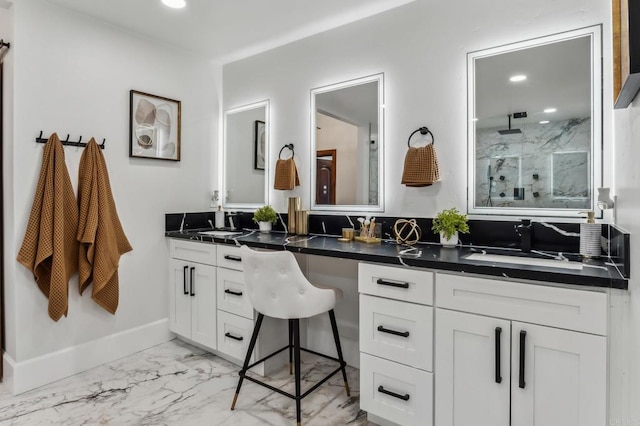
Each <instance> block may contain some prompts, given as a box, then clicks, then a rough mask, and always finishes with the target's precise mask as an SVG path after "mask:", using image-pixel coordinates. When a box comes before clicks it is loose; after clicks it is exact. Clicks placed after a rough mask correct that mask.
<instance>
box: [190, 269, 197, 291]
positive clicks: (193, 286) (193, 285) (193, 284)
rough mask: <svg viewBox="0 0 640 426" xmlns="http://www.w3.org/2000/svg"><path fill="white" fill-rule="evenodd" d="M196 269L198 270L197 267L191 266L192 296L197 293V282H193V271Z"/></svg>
mask: <svg viewBox="0 0 640 426" xmlns="http://www.w3.org/2000/svg"><path fill="white" fill-rule="evenodd" d="M195 270H196V267H195V266H192V267H191V271H190V272H191V295H192V296H195V295H196V288H195V287H196V284H195V283H194V282H193V273H194V272H195Z"/></svg>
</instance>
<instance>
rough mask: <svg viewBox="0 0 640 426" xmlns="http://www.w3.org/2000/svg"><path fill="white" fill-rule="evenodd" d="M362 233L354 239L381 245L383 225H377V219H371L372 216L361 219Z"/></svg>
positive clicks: (359, 220) (359, 219)
mask: <svg viewBox="0 0 640 426" xmlns="http://www.w3.org/2000/svg"><path fill="white" fill-rule="evenodd" d="M358 222H360V232H359V233H358V235H357V236H355V237H354V239H355V240H356V241H360V242H363V243H380V242H381V241H382V238H381V237H382V224H381V223H376V218H375V217H374V218H371V215H367V217H359V218H358Z"/></svg>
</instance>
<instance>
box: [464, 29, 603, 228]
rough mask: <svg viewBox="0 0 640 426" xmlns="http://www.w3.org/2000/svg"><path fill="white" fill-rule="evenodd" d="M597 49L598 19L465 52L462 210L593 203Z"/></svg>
mask: <svg viewBox="0 0 640 426" xmlns="http://www.w3.org/2000/svg"><path fill="white" fill-rule="evenodd" d="M601 49H602V47H601V27H600V26H595V27H589V28H584V29H580V30H575V31H570V32H566V33H561V34H555V35H552V36H548V37H542V38H538V39H533V40H528V41H525V42H520V43H515V44H511V45H506V46H500V47H496V48H492V49H487V50H482V51H478V52H473V53H470V54H469V55H468V70H469V108H468V114H469V123H468V129H469V135H468V140H469V144H468V149H469V182H468V189H469V197H468V203H469V205H468V211H469V213H476V214H491V215H496V214H506V215H520V216H569V217H571V216H573V217H576V216H577V213H578V212H581V211H584V210H595V198H596V197H594V188H597V187H598V186H600V185H601V182H602V177H601V176H602V172H601V167H602V163H601V151H602V149H601V146H602V83H601V78H602V74H601Z"/></svg>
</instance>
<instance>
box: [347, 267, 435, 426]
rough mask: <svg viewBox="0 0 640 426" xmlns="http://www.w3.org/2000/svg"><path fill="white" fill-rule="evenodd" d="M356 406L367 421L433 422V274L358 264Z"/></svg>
mask: <svg viewBox="0 0 640 426" xmlns="http://www.w3.org/2000/svg"><path fill="white" fill-rule="evenodd" d="M358 291H359V292H360V320H359V322H360V407H361V408H362V409H363V410H365V411H367V412H368V413H369V416H370V419H371V420H374V421H377V422H380V421H381V420H386V421H390V422H393V423H396V424H400V425H420V426H428V425H431V424H432V419H433V347H432V345H433V306H432V305H433V273H432V272H429V271H419V270H415V269H405V268H397V267H392V266H382V265H375V264H369V263H360V264H359V265H358Z"/></svg>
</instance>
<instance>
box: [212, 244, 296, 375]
mask: <svg viewBox="0 0 640 426" xmlns="http://www.w3.org/2000/svg"><path fill="white" fill-rule="evenodd" d="M217 262H218V279H217V281H218V285H217V287H218V297H217V316H218V353H219V354H220V355H222V356H224V357H225V358H226V359H229V360H230V361H232V362H235V363H237V364H238V365H241V364H242V362H244V357H245V356H246V353H247V349H248V346H249V342H250V340H251V334H252V333H253V326H254V324H255V319H256V313H255V311H254V309H253V306H252V305H251V301H250V300H249V295H248V294H247V291H246V287H245V284H244V271H243V266H242V256H241V252H240V247H237V246H231V245H223V244H219V245H218V250H217ZM287 344H288V328H287V323H286V321H283V320H278V319H275V318H270V317H265V318H264V320H263V322H262V328H261V329H260V335H259V336H258V340H257V342H256V346H255V349H254V351H253V354H252V357H251V362H253V361H255V360H257V359H260V358H263V357H265V356H266V355H269V354H270V353H272V352H275V351H276V350H278V349H280V348H282V347H284V346H285V345H287ZM287 354H288V352H287V351H284V352H282V353H281V354H280V355H277V356H275V357H273V358H270V359H268V360H266V361H265V362H264V363H261V364H259V365H257V366H255V367H254V368H253V369H252V371H254V372H255V373H258V374H260V375H263V376H264V375H265V374H269V373H271V372H274V371H276V370H278V369H279V368H281V367H282V366H284V365H285V364H286V363H287V362H288V359H287V356H288V355H287Z"/></svg>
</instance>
